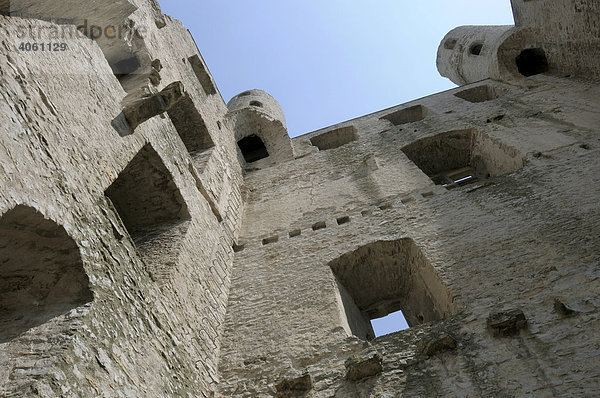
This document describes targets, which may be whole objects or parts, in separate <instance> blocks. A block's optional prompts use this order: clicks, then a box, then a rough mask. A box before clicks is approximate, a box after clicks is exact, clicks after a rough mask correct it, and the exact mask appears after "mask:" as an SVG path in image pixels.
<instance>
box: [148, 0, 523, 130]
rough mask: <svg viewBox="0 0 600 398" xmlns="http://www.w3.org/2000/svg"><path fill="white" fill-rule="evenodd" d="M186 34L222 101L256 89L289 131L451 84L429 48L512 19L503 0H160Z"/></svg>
mask: <svg viewBox="0 0 600 398" xmlns="http://www.w3.org/2000/svg"><path fill="white" fill-rule="evenodd" d="M160 3H161V6H162V9H163V11H164V12H165V13H167V14H169V15H171V16H173V17H175V18H177V19H179V20H181V21H183V22H184V23H185V25H186V26H187V27H188V29H190V31H191V32H192V34H193V35H194V37H195V39H196V42H197V43H198V47H199V48H200V51H201V52H202V55H203V56H204V59H205V60H206V62H207V64H208V66H209V68H210V70H211V72H212V74H213V76H214V78H215V81H216V83H217V86H218V87H219V90H220V91H221V94H222V95H223V98H224V100H225V101H229V99H230V98H231V97H233V96H234V95H236V94H239V93H240V92H242V91H245V90H248V89H252V88H259V89H262V90H265V91H267V92H268V93H270V94H271V95H273V97H275V99H276V100H278V101H279V103H280V104H281V106H282V107H283V110H284V112H285V114H286V119H287V123H288V130H289V133H290V136H297V135H301V134H305V133H308V132H311V131H314V130H317V129H319V128H323V127H327V126H330V125H332V124H335V123H339V122H342V121H345V120H348V119H352V118H355V117H358V116H362V115H365V114H368V113H371V112H375V111H378V110H382V109H385V108H388V107H391V106H394V105H398V104H401V103H404V102H407V101H410V100H413V99H417V98H420V97H423V96H425V95H429V94H433V93H435V92H439V91H443V90H446V89H449V88H451V87H453V85H452V83H451V82H450V81H449V80H446V79H443V78H442V77H440V76H439V74H438V73H437V69H436V67H435V58H436V53H437V47H438V44H439V42H440V41H441V40H442V38H443V37H444V35H445V34H446V33H447V32H449V31H450V30H451V29H453V28H454V27H457V26H461V25H506V24H513V19H512V13H511V9H510V1H509V0H451V1H450V0H421V1H407V0H302V1H299V0H252V1H243V0H237V1H236V0H233V1H224V0H202V1H198V0H160Z"/></svg>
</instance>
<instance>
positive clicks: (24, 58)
mask: <svg viewBox="0 0 600 398" xmlns="http://www.w3.org/2000/svg"><path fill="white" fill-rule="evenodd" d="M67 3H68V2H60V4H58V3H57V6H61V7H64V6H68V4H67ZM139 3H140V4H139V5H140V6H141V7H140V8H139V9H138V11H136V12H135V13H134V14H132V15H131V16H130V17H129V19H130V20H131V21H135V25H136V26H137V27H138V28H139V27H141V26H143V27H144V28H145V29H144V30H143V33H144V34H143V35H142V36H141V37H140V38H139V40H141V41H143V43H144V45H145V48H146V50H147V52H148V53H149V54H150V55H151V56H152V59H159V60H160V62H161V64H162V70H161V73H160V77H161V79H160V82H159V83H158V84H157V85H156V87H155V90H156V91H159V90H161V89H162V88H164V87H166V86H167V85H169V84H170V83H173V82H175V81H180V82H182V83H183V87H184V88H185V92H186V94H187V96H188V97H189V98H191V100H192V101H193V104H194V107H195V108H196V109H197V111H198V112H199V115H200V116H201V118H202V120H203V122H204V124H205V127H206V129H207V131H208V133H209V134H210V137H211V139H212V141H213V142H214V147H212V148H211V149H210V153H208V154H204V155H203V156H201V157H200V158H201V159H199V158H198V157H197V156H196V155H197V154H191V155H190V154H189V153H188V151H187V149H186V146H185V145H184V143H183V142H182V140H181V138H180V134H179V132H178V131H177V129H176V128H175V127H174V125H173V123H172V122H171V120H170V119H169V117H168V116H166V114H164V115H163V116H157V117H153V118H151V119H150V120H148V121H146V122H144V123H142V124H141V125H139V126H138V127H137V128H135V130H134V131H126V130H123V129H122V128H121V127H122V126H123V125H122V119H120V118H119V115H120V114H121V112H122V111H123V109H124V108H123V106H124V105H123V104H124V103H123V99H124V98H125V96H126V94H127V93H126V92H125V91H124V90H123V88H122V87H121V85H120V84H119V80H117V77H115V75H114V74H113V71H112V70H111V67H110V66H109V64H108V62H107V58H106V56H107V54H106V53H104V52H103V51H102V50H103V48H101V47H100V46H99V45H98V44H97V43H96V42H94V41H93V40H90V39H88V38H87V37H84V36H83V35H81V34H78V33H77V32H76V30H74V29H73V30H71V32H75V37H69V38H66V39H59V38H57V39H54V38H52V37H51V36H50V34H51V32H53V31H60V32H62V31H64V30H65V29H66V27H68V26H67V25H54V24H52V23H49V22H43V21H39V20H35V19H23V18H19V17H0V18H1V21H0V32H1V33H0V37H1V40H2V44H3V45H2V50H1V51H0V70H1V73H0V86H1V88H0V95H1V96H2V112H0V118H1V121H0V126H1V127H0V129H1V130H2V132H1V138H0V139H1V144H0V148H1V149H0V153H1V154H0V159H1V162H0V163H1V166H0V168H1V171H0V180H1V181H2V182H1V186H2V195H1V198H0V209H1V210H0V213H2V214H6V213H7V212H8V211H9V210H11V209H13V208H15V206H17V205H24V206H29V207H30V208H32V209H33V211H38V212H39V213H40V214H41V216H43V217H45V218H47V219H48V220H50V221H48V222H49V223H53V224H55V225H56V228H57V230H58V229H60V228H64V230H65V231H66V234H67V235H68V236H69V237H70V239H72V240H73V242H75V244H76V246H77V247H78V249H77V251H78V252H80V254H81V264H82V267H83V270H84V271H85V274H86V276H87V278H89V289H90V290H91V292H92V294H93V300H91V302H89V303H87V304H84V305H79V304H78V303H79V302H80V301H77V300H74V303H73V306H72V310H71V311H69V312H67V313H66V314H64V315H61V316H59V317H52V319H50V320H48V321H47V322H44V323H42V324H40V325H37V326H34V327H32V328H29V329H28V330H27V331H26V332H24V333H22V334H20V335H18V336H17V337H13V336H9V337H8V338H3V339H2V341H0V362H1V366H0V369H1V370H0V395H2V396H29V395H41V396H107V397H108V396H208V395H210V391H211V390H213V389H214V385H215V384H216V383H217V381H218V380H217V372H216V370H217V359H218V356H219V348H220V338H219V337H220V335H221V329H222V320H223V317H224V315H225V308H226V303H227V294H228V289H229V273H230V268H231V264H232V255H233V251H232V244H233V242H234V240H235V235H236V230H237V228H238V227H237V225H238V220H239V212H240V209H241V206H242V200H241V193H240V185H241V181H242V175H241V167H240V164H239V161H238V159H237V148H236V145H235V141H234V136H233V131H232V123H231V122H230V121H229V120H228V119H227V118H226V113H227V108H226V105H225V103H224V102H223V100H222V98H221V97H220V95H219V94H218V92H216V91H213V92H212V93H210V94H209V93H206V91H205V89H204V88H203V86H202V84H201V82H200V81H199V79H198V76H197V74H196V73H195V71H194V68H193V67H192V65H191V64H190V61H189V58H190V57H194V56H195V58H196V60H198V59H200V60H201V57H200V55H199V54H198V52H197V48H196V46H195V44H194V41H193V39H192V38H191V36H190V35H189V32H188V31H187V30H186V29H185V28H184V27H183V26H182V25H181V23H179V22H178V21H175V20H173V19H170V18H168V17H164V16H162V14H160V15H159V14H157V10H156V7H153V6H152V5H151V4H145V2H139ZM48 6H50V5H48ZM87 12H91V11H89V10H88V11H87ZM113 16H114V15H113ZM125 16H126V15H125ZM159 17H160V18H159ZM156 18H159V19H161V18H162V19H163V20H164V25H163V24H159V23H156V21H155V19H156ZM90 20H94V21H95V22H96V23H100V22H102V19H101V18H99V19H98V18H96V19H94V18H92V16H90ZM105 22H106V23H107V24H108V23H111V21H105ZM122 22H123V23H125V24H127V22H126V21H124V20H123V21H122ZM73 28H74V27H73ZM23 29H25V31H27V32H29V31H31V29H33V31H34V32H36V36H35V37H25V38H23V37H20V36H22V32H23ZM40 32H41V33H40ZM50 40H51V41H53V42H57V41H58V42H65V43H66V44H67V45H68V49H66V51H58V52H49V51H40V50H38V51H35V52H34V51H20V50H19V49H18V46H19V44H20V43H21V42H23V41H28V42H34V41H36V42H38V43H41V42H44V41H50ZM100 41H101V40H99V42H100ZM196 62H197V61H196ZM196 67H198V65H196ZM147 95H148V94H147ZM141 98H142V97H139V98H137V99H138V100H139V99H141ZM188 127H189V126H188ZM192 128H193V126H192ZM142 148H146V149H148V148H150V149H148V150H150V152H151V153H153V154H154V155H152V156H150V158H149V160H148V159H147V158H148V156H145V157H143V159H144V160H141V161H140V162H139V164H138V165H137V166H136V169H135V173H136V175H139V176H140V177H141V175H140V174H139V173H144V175H145V173H150V174H148V178H150V180H148V181H149V182H150V183H152V182H153V181H155V180H156V179H153V178H152V177H151V176H152V173H153V171H152V170H161V171H160V175H161V176H163V177H164V178H166V180H165V181H164V182H165V183H161V185H160V186H157V188H158V189H159V190H158V191H157V190H156V188H151V186H144V185H143V184H144V183H145V182H144V181H145V180H144V179H143V178H142V179H141V180H139V181H138V182H137V183H138V184H142V185H139V186H135V184H124V186H125V188H123V189H125V191H124V195H125V196H127V192H126V190H127V189H129V190H135V189H137V192H136V194H137V196H136V195H134V194H133V192H132V196H131V197H136V198H138V200H137V201H136V202H139V203H138V204H139V206H141V207H140V208H139V209H140V210H141V211H148V209H160V206H161V202H160V198H161V197H162V196H163V195H165V194H166V197H169V195H172V194H174V193H177V196H178V197H179V198H180V200H181V201H183V202H184V204H185V207H186V208H187V212H188V213H189V217H188V216H186V218H187V219H188V220H189V221H187V223H188V224H187V225H186V227H187V230H184V233H183V234H179V235H173V236H171V237H170V238H169V240H168V241H166V240H164V239H163V240H162V241H161V240H160V239H158V240H157V242H158V243H160V245H158V246H159V247H157V244H153V240H152V239H156V236H154V235H151V238H150V239H149V240H148V239H146V240H145V241H143V242H138V241H136V242H134V241H132V240H131V239H130V234H129V233H128V232H131V231H128V230H127V229H126V225H124V224H123V223H122V222H121V217H119V214H118V213H117V211H118V210H117V207H115V206H113V204H112V203H110V201H109V200H108V199H107V197H106V196H105V190H107V188H109V186H111V184H112V183H113V182H114V181H115V180H116V179H117V177H118V176H119V175H120V174H121V173H122V171H123V170H124V169H125V168H126V166H127V165H128V163H129V162H130V161H131V160H132V159H133V158H134V157H136V154H138V152H139V151H140V150H141V149H142ZM192 155H193V156H192ZM161 164H162V166H161ZM157 167H158V169H157ZM161 167H162V168H161ZM163 168H164V169H163ZM163 177H161V178H163ZM144 178H145V177H144ZM168 180H170V182H168V183H167V181H168ZM161 189H162V190H167V191H169V190H170V191H172V192H161V191H160V190H161ZM152 195H158V196H156V197H153V196H152ZM145 203H153V205H152V206H149V207H146V208H144V206H146V205H145ZM138 204H136V203H130V204H129V205H128V206H133V207H135V206H136V205H138ZM163 205H164V206H167V205H168V204H167V203H164V204H163ZM144 209H145V210H144ZM160 211H162V210H160ZM160 211H159V212H158V213H159V214H160ZM131 214H132V217H134V216H135V217H148V218H149V219H150V220H152V219H153V218H155V217H158V216H157V215H156V214H154V215H153V214H147V213H139V211H138V213H136V212H135V211H133V212H131ZM137 214H139V216H138V215H137ZM144 214H145V215H144ZM165 214H167V215H169V214H172V211H171V213H168V212H167V213H165ZM217 215H219V217H217ZM121 216H122V217H125V215H124V214H122V215H121ZM124 220H125V218H124ZM163 221H164V220H163ZM20 222H22V223H23V224H25V225H24V226H19V225H20V224H14V223H12V224H9V227H10V226H11V225H13V228H18V229H20V228H28V227H27V219H23V220H21V221H20ZM126 224H127V222H126ZM147 224H149V223H148V222H140V225H142V226H147ZM163 224H164V223H162V224H161V225H163ZM15 225H16V226H15ZM29 228H30V230H32V229H33V231H34V232H32V234H33V236H34V237H35V236H37V235H35V234H36V233H37V234H43V231H44V230H43V229H39V228H38V227H37V226H36V225H35V224H34V225H32V226H31V227H29ZM35 228H38V229H37V231H38V232H35V231H36V229H35ZM155 232H156V231H155ZM174 237H176V238H177V239H174ZM43 239H44V238H42V237H41V236H40V237H39V238H38V239H36V238H31V239H30V240H31V242H30V245H31V248H32V249H35V248H36V247H42V246H41V245H47V244H46V243H44V241H43ZM157 242H154V243H157ZM11 246H12V244H7V245H3V247H2V248H0V251H2V253H0V256H1V257H2V262H3V263H4V262H5V259H6V258H8V257H7V256H8V255H9V254H10V253H11V251H14V250H16V249H17V247H18V246H15V247H11ZM44 247H46V246H44ZM68 247H69V246H68V245H66V247H65V248H63V249H61V247H58V246H57V247H54V248H52V247H50V248H46V249H43V250H42V249H39V253H40V254H39V256H38V258H34V259H32V260H31V262H32V263H36V262H37V263H38V264H37V265H38V266H39V267H41V271H40V272H41V273H40V274H39V275H43V274H44V273H45V271H44V268H43V267H44V264H46V262H48V261H50V260H51V258H52V256H56V258H58V259H60V256H61V255H64V253H65V249H66V248H68ZM61 250H62V251H61ZM53 251H56V253H55V254H52V253H53ZM33 253H36V252H35V251H34V252H33ZM61 253H63V254H61ZM145 255H146V256H150V257H151V258H150V259H148V258H147V257H146V256H145ZM28 261H29V260H28ZM156 263H158V264H159V265H161V266H162V267H163V269H162V271H161V273H159V274H158V277H157V275H153V278H151V275H150V274H149V271H150V269H149V267H151V266H153V265H155V264H156ZM3 267H4V268H1V270H2V271H3V272H2V275H1V276H0V277H1V278H3V279H2V282H3V285H2V286H4V283H11V282H10V281H11V280H14V277H12V278H13V279H9V278H11V275H9V274H8V272H9V271H8V269H7V268H6V267H5V266H3ZM59 275H60V274H59ZM34 280H35V279H34ZM55 282H56V281H54V280H46V281H45V282H43V283H45V284H51V285H52V284H53V283H55ZM61 283H63V282H61ZM79 284H81V283H79ZM63 285H64V283H63ZM63 289H64V287H63ZM5 299H6V297H5V295H4V294H3V295H2V306H4V304H5ZM6 300H8V299H6ZM47 300H50V298H49V297H48V298H47V299H46V298H44V297H43V296H42V297H41V298H39V300H38V301H37V303H34V304H32V305H35V306H37V307H38V309H41V310H40V311H42V312H43V311H46V312H49V311H51V310H52V308H51V307H50V306H49V305H48V303H47V302H46V301H47ZM85 301H87V300H84V302H85ZM0 311H3V310H1V309H0Z"/></svg>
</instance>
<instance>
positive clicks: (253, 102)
mask: <svg viewBox="0 0 600 398" xmlns="http://www.w3.org/2000/svg"><path fill="white" fill-rule="evenodd" d="M250 106H255V107H257V108H262V107H263V103H262V102H260V101H250Z"/></svg>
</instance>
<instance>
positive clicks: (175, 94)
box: [123, 82, 185, 130]
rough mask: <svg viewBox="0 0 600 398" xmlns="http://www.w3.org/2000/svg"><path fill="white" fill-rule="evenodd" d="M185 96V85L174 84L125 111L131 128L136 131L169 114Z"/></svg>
mask: <svg viewBox="0 0 600 398" xmlns="http://www.w3.org/2000/svg"><path fill="white" fill-rule="evenodd" d="M184 96H185V92H184V88H183V83H181V82H174V83H171V84H169V85H168V86H167V87H165V88H164V89H163V90H162V91H161V92H160V93H157V94H154V95H152V96H150V97H148V98H144V99H143V100H140V101H137V102H135V103H133V104H131V105H129V106H127V107H126V108H125V109H124V110H123V114H124V115H125V119H126V120H127V123H128V124H129V127H130V128H131V129H132V130H134V129H135V128H136V127H137V126H139V125H140V124H142V123H144V122H145V121H147V120H149V119H151V118H153V117H154V116H157V115H160V114H161V113H165V112H167V111H168V110H169V109H171V108H172V107H173V106H174V105H175V104H177V102H179V101H180V100H181V99H182V98H183V97H184Z"/></svg>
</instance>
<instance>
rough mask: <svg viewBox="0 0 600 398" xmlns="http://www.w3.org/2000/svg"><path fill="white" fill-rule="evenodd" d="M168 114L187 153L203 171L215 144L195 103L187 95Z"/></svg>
mask: <svg viewBox="0 0 600 398" xmlns="http://www.w3.org/2000/svg"><path fill="white" fill-rule="evenodd" d="M167 113H168V115H169V118H170V119H171V121H172V122H173V126H175V130H177V133H178V134H179V137H180V138H181V140H182V141H183V143H184V145H185V147H186V149H187V151H188V152H189V153H190V155H191V156H192V158H194V160H195V162H194V164H196V166H198V168H199V169H200V170H203V169H204V165H205V164H206V162H208V158H209V157H210V154H211V151H209V149H212V148H213V147H214V146H215V143H214V142H213V140H212V137H211V136H210V133H209V131H208V127H207V126H206V123H204V119H203V118H202V115H201V114H200V112H199V111H198V108H197V107H196V105H195V104H194V101H193V100H192V98H191V97H190V96H189V95H188V94H186V95H185V96H184V97H183V98H182V99H180V100H179V101H178V102H177V103H176V104H175V105H174V106H172V107H171V109H169V110H168V112H167ZM200 166H201V167H200Z"/></svg>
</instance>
